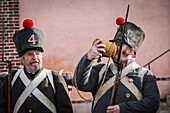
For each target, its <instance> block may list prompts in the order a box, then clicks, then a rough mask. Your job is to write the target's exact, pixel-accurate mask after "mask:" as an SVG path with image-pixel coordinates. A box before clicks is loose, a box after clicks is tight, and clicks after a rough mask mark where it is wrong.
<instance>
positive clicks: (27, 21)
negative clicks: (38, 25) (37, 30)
mask: <svg viewBox="0 0 170 113" xmlns="http://www.w3.org/2000/svg"><path fill="white" fill-rule="evenodd" d="M33 25H34V23H33V21H32V20H31V19H25V20H24V21H23V27H24V28H28V27H30V28H32V27H33Z"/></svg>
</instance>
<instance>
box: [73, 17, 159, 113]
mask: <svg viewBox="0 0 170 113" xmlns="http://www.w3.org/2000/svg"><path fill="white" fill-rule="evenodd" d="M119 19H120V18H119ZM125 24H126V29H125V33H124V35H125V36H124V39H123V45H122V50H121V57H120V64H122V74H121V77H120V84H119V88H118V93H117V96H116V102H115V105H113V106H111V104H110V102H111V98H112V93H113V88H114V81H115V75H116V74H117V66H120V65H117V64H118V62H117V58H118V53H119V50H120V45H121V38H122V35H123V29H124V26H125ZM144 38H145V34H144V32H143V30H142V29H141V28H139V27H138V26H136V25H135V24H133V23H131V22H127V23H123V24H121V25H120V27H119V28H118V31H117V33H116V35H115V37H114V39H113V40H110V42H113V43H114V44H115V46H116V48H117V51H116V54H115V55H114V56H113V57H112V60H113V63H111V64H110V65H109V66H108V70H107V74H106V77H104V74H105V71H106V64H98V65H93V62H94V60H95V59H96V58H98V57H100V56H102V53H105V52H106V50H105V49H104V48H105V47H106V45H105V44H101V42H102V40H97V41H96V42H94V44H93V45H92V47H91V48H90V50H89V51H88V52H87V53H86V54H85V55H84V56H83V57H82V59H81V60H80V62H79V64H78V66H77V68H76V70H75V75H74V79H73V80H74V81H73V82H74V85H75V86H77V87H78V89H79V90H81V91H85V92H91V93H92V95H93V97H94V99H93V103H92V113H106V112H107V113H156V111H157V110H158V108H159V100H160V96H159V91H158V87H157V84H156V77H155V76H154V74H153V73H152V72H151V71H150V70H148V69H146V68H143V67H141V66H139V65H138V64H137V63H136V62H135V57H136V53H137V50H138V49H139V47H140V45H141V44H142V42H143V40H144ZM113 52H115V51H113ZM103 78H105V79H104V83H103V85H102V86H101V87H100V85H101V84H102V81H103Z"/></svg>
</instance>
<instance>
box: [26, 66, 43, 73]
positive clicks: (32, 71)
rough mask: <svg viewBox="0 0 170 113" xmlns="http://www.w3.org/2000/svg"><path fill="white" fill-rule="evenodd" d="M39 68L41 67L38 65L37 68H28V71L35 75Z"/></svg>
mask: <svg viewBox="0 0 170 113" xmlns="http://www.w3.org/2000/svg"><path fill="white" fill-rule="evenodd" d="M41 67H42V65H41V64H40V65H39V66H30V68H29V71H30V72H31V73H35V72H37V71H38V70H40V69H41Z"/></svg>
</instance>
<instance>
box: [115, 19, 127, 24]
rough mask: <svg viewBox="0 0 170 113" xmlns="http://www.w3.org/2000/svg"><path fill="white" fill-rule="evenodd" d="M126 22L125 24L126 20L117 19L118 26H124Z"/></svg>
mask: <svg viewBox="0 0 170 113" xmlns="http://www.w3.org/2000/svg"><path fill="white" fill-rule="evenodd" d="M124 22H125V20H124V19H123V18H122V17H118V18H117V19H116V24H117V25H123V24H124Z"/></svg>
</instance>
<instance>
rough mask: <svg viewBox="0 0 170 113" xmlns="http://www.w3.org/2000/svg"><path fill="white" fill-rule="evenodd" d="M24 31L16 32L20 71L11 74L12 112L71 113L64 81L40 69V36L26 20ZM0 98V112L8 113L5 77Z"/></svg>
mask: <svg viewBox="0 0 170 113" xmlns="http://www.w3.org/2000/svg"><path fill="white" fill-rule="evenodd" d="M23 27H24V29H22V30H20V31H18V32H16V33H15V34H14V36H13V41H14V43H15V45H16V48H17V52H18V54H19V57H21V62H22V64H23V65H24V68H23V69H18V70H16V71H14V72H13V73H12V81H11V84H12V90H11V108H12V113H31V112H32V113H72V105H71V101H70V98H69V95H68V91H67V90H68V89H67V85H66V83H65V80H64V79H63V77H62V76H61V75H59V74H58V73H56V72H54V71H51V70H48V69H45V68H44V67H43V66H42V52H43V51H44V44H43V33H42V32H41V31H40V30H39V29H36V28H34V27H33V22H32V20H30V19H26V20H24V22H23ZM2 88H3V89H2V90H1V91H3V93H2V94H1V95H0V113H6V112H7V109H8V108H7V103H8V102H7V96H8V93H7V78H5V80H4V84H3V87H2Z"/></svg>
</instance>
